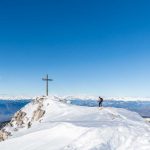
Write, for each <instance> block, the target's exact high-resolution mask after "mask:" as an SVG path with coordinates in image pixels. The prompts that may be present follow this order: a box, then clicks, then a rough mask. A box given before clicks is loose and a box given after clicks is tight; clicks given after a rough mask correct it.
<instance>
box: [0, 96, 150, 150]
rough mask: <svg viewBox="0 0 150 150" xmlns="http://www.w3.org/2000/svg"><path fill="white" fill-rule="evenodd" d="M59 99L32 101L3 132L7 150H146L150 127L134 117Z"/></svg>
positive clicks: (3, 145)
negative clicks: (5, 137)
mask: <svg viewBox="0 0 150 150" xmlns="http://www.w3.org/2000/svg"><path fill="white" fill-rule="evenodd" d="M66 102H68V101H65V100H64V99H62V98H59V97H53V96H51V97H49V98H47V97H42V98H40V97H39V98H37V99H36V100H34V101H32V102H31V103H29V104H28V105H26V106H25V107H24V108H22V109H21V110H20V111H19V112H17V113H16V114H15V116H14V117H13V119H12V121H11V124H9V125H8V126H6V127H5V128H3V132H5V133H6V132H7V133H9V135H12V136H9V140H6V141H4V142H1V143H0V149H5V150H9V149H10V147H11V149H18V147H19V148H20V150H22V149H23V150H35V149H36V150H41V149H42V150H48V149H53V150H60V149H62V150H63V149H64V150H93V149H99V150H108V149H109V150H127V149H130V150H135V149H140V150H149V149H150V125H149V124H148V123H146V122H145V121H144V120H143V118H141V117H140V116H139V115H138V114H137V113H135V112H131V111H128V110H125V109H118V108H110V107H106V108H105V107H103V108H98V107H85V106H75V105H71V104H68V103H66Z"/></svg>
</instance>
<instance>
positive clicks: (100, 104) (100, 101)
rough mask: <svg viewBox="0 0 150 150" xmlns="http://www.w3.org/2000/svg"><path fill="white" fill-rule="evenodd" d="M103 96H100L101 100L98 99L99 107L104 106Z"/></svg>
mask: <svg viewBox="0 0 150 150" xmlns="http://www.w3.org/2000/svg"><path fill="white" fill-rule="evenodd" d="M103 101H104V100H103V98H102V97H99V100H98V102H99V107H102V103H103Z"/></svg>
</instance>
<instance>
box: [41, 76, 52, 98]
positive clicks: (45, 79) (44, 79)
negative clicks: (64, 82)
mask: <svg viewBox="0 0 150 150" xmlns="http://www.w3.org/2000/svg"><path fill="white" fill-rule="evenodd" d="M42 80H43V81H46V96H48V82H49V81H53V79H49V78H48V74H47V75H46V78H42Z"/></svg>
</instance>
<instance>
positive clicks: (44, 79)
mask: <svg viewBox="0 0 150 150" xmlns="http://www.w3.org/2000/svg"><path fill="white" fill-rule="evenodd" d="M42 80H43V81H53V79H46V78H42Z"/></svg>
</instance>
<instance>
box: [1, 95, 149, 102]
mask: <svg viewBox="0 0 150 150" xmlns="http://www.w3.org/2000/svg"><path fill="white" fill-rule="evenodd" d="M49 97H51V96H49ZM56 97H60V96H56ZM102 97H103V96H102ZM35 98H36V97H31V96H0V100H29V99H35ZM61 98H62V99H80V100H82V99H83V100H88V99H89V100H97V99H98V96H86V95H77V96H61ZM103 98H104V100H119V101H150V97H127V96H125V97H121V96H116V97H103Z"/></svg>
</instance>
